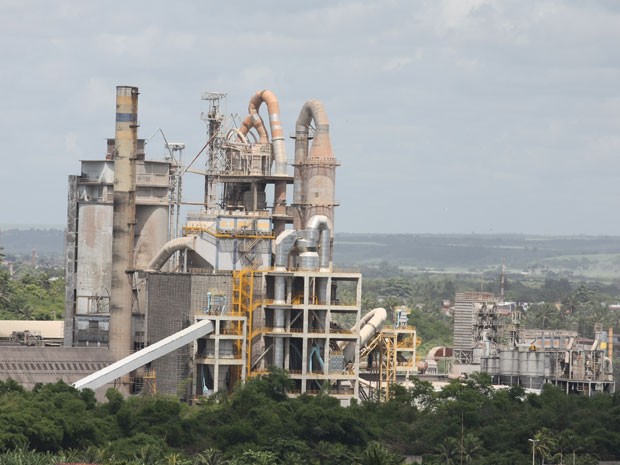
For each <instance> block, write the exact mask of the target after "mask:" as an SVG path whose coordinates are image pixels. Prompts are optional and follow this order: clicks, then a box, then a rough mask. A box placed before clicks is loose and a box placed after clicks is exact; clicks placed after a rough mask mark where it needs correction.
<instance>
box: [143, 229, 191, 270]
mask: <svg viewBox="0 0 620 465" xmlns="http://www.w3.org/2000/svg"><path fill="white" fill-rule="evenodd" d="M196 237H197V236H187V237H178V238H176V239H172V240H171V241H168V242H166V243H165V244H164V246H163V247H162V248H161V249H160V250H159V252H157V255H155V256H154V257H153V258H152V259H151V261H150V262H149V264H148V266H147V271H159V270H161V268H162V266H164V265H165V263H166V262H167V261H168V259H169V258H170V257H171V256H172V254H173V253H175V252H177V251H179V250H185V249H190V250H194V243H195V241H196Z"/></svg>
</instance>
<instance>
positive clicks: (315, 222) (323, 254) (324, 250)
mask: <svg viewBox="0 0 620 465" xmlns="http://www.w3.org/2000/svg"><path fill="white" fill-rule="evenodd" d="M306 229H307V230H309V231H317V232H319V234H320V236H319V267H320V268H319V271H329V270H330V268H331V266H330V263H331V231H332V227H331V223H330V221H329V218H328V217H327V216H325V215H314V216H313V217H312V218H310V219H309V220H308V223H307V224H306Z"/></svg>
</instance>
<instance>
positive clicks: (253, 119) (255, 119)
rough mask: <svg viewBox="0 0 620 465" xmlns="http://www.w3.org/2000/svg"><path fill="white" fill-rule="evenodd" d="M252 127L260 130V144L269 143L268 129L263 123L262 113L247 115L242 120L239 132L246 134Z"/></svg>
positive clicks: (257, 130)
mask: <svg viewBox="0 0 620 465" xmlns="http://www.w3.org/2000/svg"><path fill="white" fill-rule="evenodd" d="M252 128H254V129H256V132H258V137H259V139H258V143H259V144H268V143H269V136H268V135H267V130H266V129H265V125H264V124H263V119H262V118H261V117H260V115H258V113H257V114H256V115H255V116H253V115H248V116H246V117H245V119H244V120H243V121H242V122H241V127H240V128H239V132H240V133H241V134H242V135H244V136H245V135H246V134H248V133H249V132H250V129H252Z"/></svg>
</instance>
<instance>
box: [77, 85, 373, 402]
mask: <svg viewBox="0 0 620 465" xmlns="http://www.w3.org/2000/svg"><path fill="white" fill-rule="evenodd" d="M137 98H138V90H137V88H134V87H125V86H123V87H118V88H117V105H116V106H117V112H116V134H115V139H113V140H110V141H108V151H107V156H106V159H105V160H96V161H83V162H82V174H81V175H80V176H71V177H70V180H69V182H70V191H69V208H68V211H69V218H68V233H67V265H68V266H67V309H66V321H65V323H66V330H65V346H66V347H84V346H88V347H93V346H95V347H103V348H108V349H109V352H110V354H111V355H113V358H114V359H115V360H117V361H119V362H118V363H119V364H120V365H121V366H122V367H121V368H119V369H118V370H112V373H114V374H113V375H110V374H109V373H108V374H107V378H105V379H108V378H109V377H110V376H117V377H120V379H121V384H124V385H125V387H126V388H127V390H129V391H131V390H132V386H131V380H132V379H136V377H139V376H140V372H141V370H143V369H142V368H141V369H138V370H137V371H136V372H135V373H134V375H133V376H132V377H128V376H127V375H128V369H131V370H136V369H137V366H136V363H138V362H136V361H135V360H134V358H135V357H134V356H132V354H133V353H134V352H135V351H139V352H138V353H143V352H146V349H145V350H144V351H141V349H143V348H144V347H149V346H154V345H155V344H157V343H158V341H161V340H165V339H166V338H168V337H173V338H174V337H175V336H174V335H175V334H180V333H179V332H183V331H185V330H186V329H187V328H189V327H194V326H195V325H196V324H198V323H200V322H201V321H205V320H208V321H209V322H210V324H211V326H210V330H209V331H208V332H206V333H204V334H200V335H199V336H196V338H195V340H194V341H193V342H192V343H191V344H188V343H185V344H183V345H181V346H179V347H172V346H167V348H165V349H161V350H160V351H158V352H156V353H157V357H154V358H153V357H152V355H149V356H147V357H146V358H140V357H139V356H138V359H139V360H142V361H144V360H148V362H146V361H144V363H145V364H148V365H147V369H148V373H157V375H156V377H155V378H156V379H154V380H152V379H150V380H149V383H150V384H152V383H153V382H154V383H155V385H156V386H155V387H154V389H156V391H157V392H158V393H173V394H178V395H179V396H181V397H183V398H193V397H196V396H202V395H207V394H210V393H213V392H217V391H220V390H230V389H232V387H233V386H234V385H235V384H236V383H238V382H240V381H243V380H245V379H247V378H248V377H250V376H253V375H255V374H259V373H263V372H265V371H266V370H269V369H271V368H273V367H276V368H281V369H284V370H287V371H288V373H289V374H290V377H291V378H292V379H293V382H294V388H293V389H292V391H291V394H295V393H312V392H319V391H328V392H330V393H331V394H332V395H334V396H336V397H338V398H340V399H341V400H342V402H343V403H347V402H348V401H349V400H350V399H352V398H356V397H358V395H359V382H358V380H359V364H360V348H361V345H364V344H365V343H366V342H368V341H369V340H370V339H371V337H372V336H374V335H375V333H377V332H378V331H380V329H381V326H382V324H383V321H384V320H385V311H383V313H381V312H380V311H379V309H377V310H375V311H374V312H373V314H372V315H373V318H365V319H363V320H362V319H361V275H360V274H359V273H357V272H349V271H343V270H336V269H335V268H334V266H333V260H332V257H333V238H334V208H335V207H336V206H337V202H336V201H335V197H334V193H335V169H336V167H337V166H338V165H339V163H338V161H337V160H336V159H335V157H334V154H333V150H332V144H331V140H330V133H329V120H328V118H327V114H326V112H325V109H324V107H323V104H322V103H321V102H319V101H318V100H309V101H307V102H306V103H305V104H304V105H303V107H302V109H301V111H300V114H299V117H298V119H297V122H296V126H295V135H294V139H295V155H294V163H293V165H292V167H293V171H294V173H293V175H292V176H291V174H290V173H289V165H288V157H287V154H286V143H285V139H284V129H283V126H282V119H281V114H280V109H279V102H278V99H277V97H276V95H275V94H274V93H273V92H271V91H268V90H264V91H260V92H257V93H256V94H254V95H253V96H252V97H251V99H250V101H249V104H248V115H247V116H246V117H245V118H242V119H241V118H239V119H237V118H235V117H232V116H231V117H227V116H226V115H224V114H223V113H222V110H221V109H222V108H223V107H224V101H225V98H226V95H225V94H223V93H218V92H205V93H204V94H203V95H202V98H203V100H204V101H205V102H206V104H207V107H208V108H207V111H206V112H205V113H203V120H204V121H205V123H206V143H205V146H204V147H203V150H201V151H199V152H198V154H197V155H196V156H195V157H194V159H193V160H191V162H190V163H189V164H188V165H187V166H183V165H182V164H181V163H180V157H179V159H176V158H174V157H173V156H172V154H173V153H174V152H173V151H172V149H170V150H171V151H170V153H171V157H170V158H168V159H166V160H163V161H150V160H147V159H146V158H145V156H144V145H145V143H144V141H142V140H140V139H138V138H137V120H138V119H137ZM261 107H266V110H267V117H268V120H269V124H268V125H266V124H265V123H264V121H263V117H262V115H261V111H260V110H261ZM267 126H268V127H267ZM183 147H184V146H183ZM169 148H170V147H169ZM201 159H205V162H204V169H201V168H200V167H199V166H198V160H201ZM186 174H197V175H199V176H201V177H203V178H204V186H205V189H204V199H202V200H201V202H199V204H200V208H199V209H198V211H194V212H189V213H188V215H187V221H186V222H185V224H184V226H183V227H182V228H178V227H176V226H174V227H173V225H174V224H175V221H173V220H172V218H173V217H177V216H178V214H179V208H180V207H181V206H182V205H183V204H184V203H185V202H184V200H183V199H182V196H181V192H180V186H181V185H182V182H181V177H182V176H184V175H186ZM290 185H292V193H293V195H292V197H293V198H292V202H291V203H289V201H288V200H287V186H290ZM270 193H272V196H271V197H270V196H269V194H270ZM188 203H190V204H192V205H196V202H188ZM344 290H346V292H341V291H344ZM344 296H346V297H344ZM381 310H382V309H381ZM360 333H361V334H362V337H361V338H360ZM183 334H185V333H183ZM196 334H197V333H196ZM138 353H137V354H138ZM137 354H136V355H137ZM145 372H146V371H145ZM149 377H150V378H152V377H153V375H149ZM108 381H109V380H108Z"/></svg>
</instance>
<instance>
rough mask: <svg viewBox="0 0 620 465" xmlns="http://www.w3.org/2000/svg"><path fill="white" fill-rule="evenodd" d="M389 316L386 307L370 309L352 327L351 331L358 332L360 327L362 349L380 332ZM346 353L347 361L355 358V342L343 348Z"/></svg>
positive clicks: (345, 359) (345, 358)
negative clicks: (357, 323)
mask: <svg viewBox="0 0 620 465" xmlns="http://www.w3.org/2000/svg"><path fill="white" fill-rule="evenodd" d="M386 318H387V312H386V311H385V308H382V307H378V308H375V309H373V310H371V311H369V312H368V313H367V314H366V315H364V316H363V317H362V319H360V322H359V325H355V326H354V327H353V328H351V331H353V332H356V331H357V330H358V328H359V333H360V347H359V348H360V349H361V348H362V347H364V346H365V345H366V343H367V342H368V341H369V340H370V338H371V337H372V336H374V335H375V334H376V333H378V332H379V331H380V330H381V326H383V322H384V321H385V320H386ZM342 350H343V353H344V361H345V363H347V362H349V361H353V360H354V359H355V344H354V343H352V342H349V343H347V344H345V346H344V347H343V348H342Z"/></svg>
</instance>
